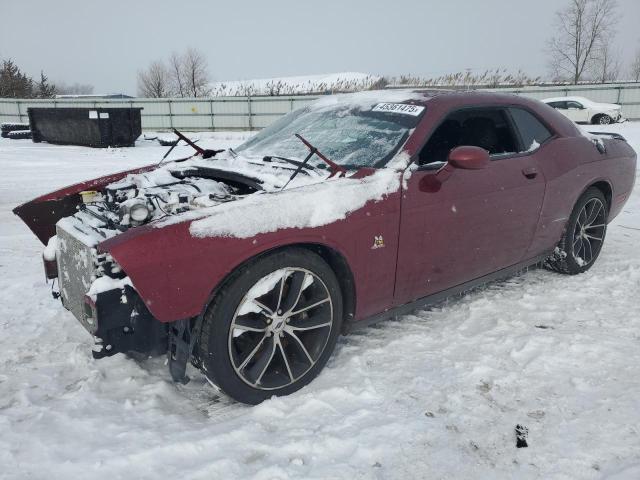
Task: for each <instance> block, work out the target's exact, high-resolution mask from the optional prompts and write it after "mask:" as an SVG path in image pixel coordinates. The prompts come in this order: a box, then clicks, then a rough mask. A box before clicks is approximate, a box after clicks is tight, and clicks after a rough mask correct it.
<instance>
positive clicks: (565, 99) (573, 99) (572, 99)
mask: <svg viewBox="0 0 640 480" xmlns="http://www.w3.org/2000/svg"><path fill="white" fill-rule="evenodd" d="M541 101H542V102H544V103H549V102H583V103H585V102H587V103H594V102H593V101H592V100H589V99H588V98H586V97H553V98H545V99H544V100H541Z"/></svg>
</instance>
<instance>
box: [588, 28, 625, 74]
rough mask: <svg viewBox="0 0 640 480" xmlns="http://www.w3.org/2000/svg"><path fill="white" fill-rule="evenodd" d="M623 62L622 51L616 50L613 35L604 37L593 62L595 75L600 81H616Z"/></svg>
mask: <svg viewBox="0 0 640 480" xmlns="http://www.w3.org/2000/svg"><path fill="white" fill-rule="evenodd" d="M621 70H622V62H621V60H620V53H619V52H618V51H616V50H614V47H613V36H611V35H609V36H607V37H605V38H603V40H602V42H600V44H599V45H598V47H597V49H596V51H595V54H594V62H593V68H592V72H593V76H594V78H595V80H596V81H598V82H600V83H607V82H615V81H616V80H618V78H619V77H620V73H621Z"/></svg>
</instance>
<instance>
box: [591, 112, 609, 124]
mask: <svg viewBox="0 0 640 480" xmlns="http://www.w3.org/2000/svg"><path fill="white" fill-rule="evenodd" d="M592 123H594V124H596V125H609V124H611V123H613V118H611V117H610V116H609V115H605V114H602V115H597V116H596V117H595V118H594V119H593V122H592Z"/></svg>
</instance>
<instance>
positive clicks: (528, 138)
mask: <svg viewBox="0 0 640 480" xmlns="http://www.w3.org/2000/svg"><path fill="white" fill-rule="evenodd" d="M509 112H510V113H511V117H512V118H513V121H514V122H515V124H516V128H517V129H518V131H519V132H520V138H521V139H522V143H523V147H524V150H525V151H532V150H535V149H536V148H538V146H540V145H541V144H543V143H544V142H545V141H546V140H547V139H549V138H551V137H552V136H553V134H552V133H551V132H550V131H549V129H547V127H545V126H544V125H543V124H542V123H541V122H540V120H538V119H537V118H536V117H535V116H533V114H531V113H529V112H527V111H526V110H523V109H522V108H510V109H509Z"/></svg>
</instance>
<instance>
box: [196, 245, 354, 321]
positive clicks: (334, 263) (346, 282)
mask: <svg viewBox="0 0 640 480" xmlns="http://www.w3.org/2000/svg"><path fill="white" fill-rule="evenodd" d="M291 248H301V249H305V250H309V251H311V252H314V253H316V254H318V255H319V256H320V257H321V258H322V259H323V260H324V261H325V262H327V264H328V265H329V268H331V270H333V272H334V273H335V275H336V279H337V280H338V284H339V285H340V292H341V293H342V305H343V306H342V308H343V314H344V320H345V322H344V323H343V325H344V324H346V323H347V322H348V321H349V320H352V319H353V317H354V315H355V311H356V287H355V277H354V275H353V271H352V269H351V267H350V265H349V263H348V261H347V259H346V257H345V255H344V254H343V253H341V252H340V251H338V250H337V249H336V248H334V247H331V246H329V245H326V244H322V243H315V242H296V243H289V244H285V245H279V246H277V247H273V248H269V249H266V250H264V251H262V252H259V253H257V254H255V255H253V256H251V257H249V258H247V259H245V260H244V261H242V262H241V263H239V264H238V265H236V266H235V267H234V268H233V269H232V270H231V271H230V272H229V273H228V274H227V275H225V277H224V278H222V280H221V281H220V282H218V284H217V285H216V286H215V287H214V288H213V290H212V291H211V293H210V295H209V297H208V299H207V301H206V303H205V304H204V306H203V308H202V312H201V313H200V315H201V316H204V314H205V313H206V311H207V309H208V308H209V305H210V304H211V303H212V302H213V301H214V300H215V298H216V295H217V294H218V292H219V291H220V290H221V289H222V288H224V286H225V285H227V284H228V283H229V282H230V281H232V280H233V279H234V275H235V272H236V271H237V270H238V269H239V268H241V267H243V266H245V265H247V264H251V263H254V262H258V261H260V259H261V258H263V257H265V256H266V255H271V254H273V253H275V252H279V251H282V250H287V249H291Z"/></svg>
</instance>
